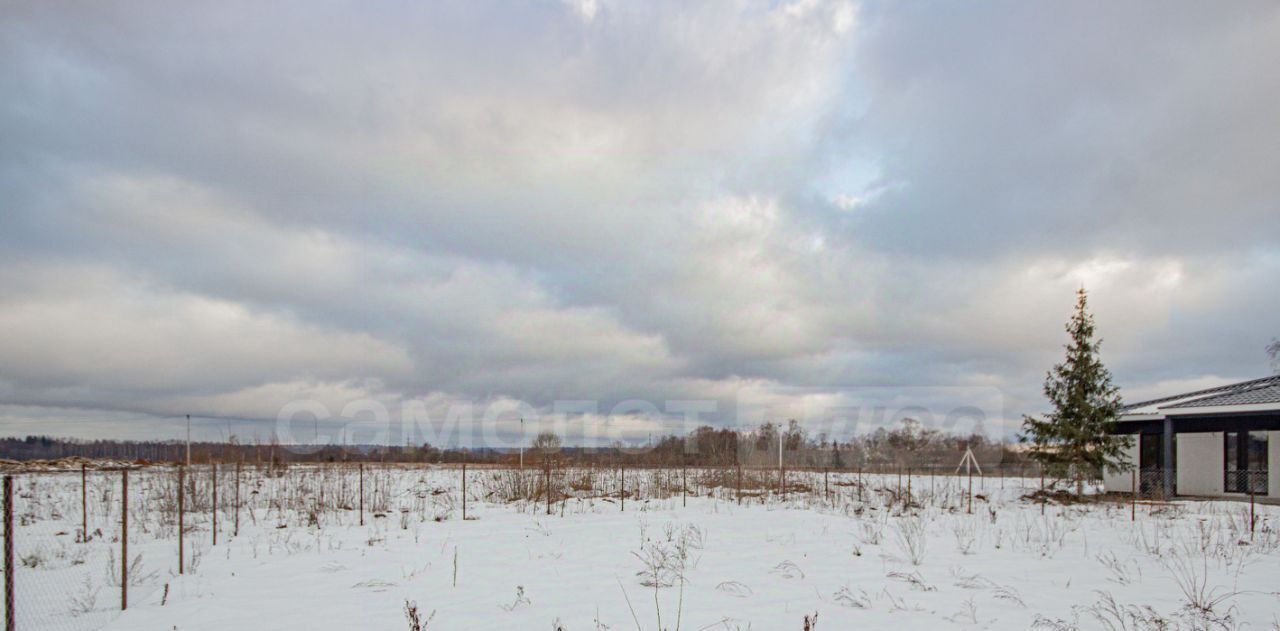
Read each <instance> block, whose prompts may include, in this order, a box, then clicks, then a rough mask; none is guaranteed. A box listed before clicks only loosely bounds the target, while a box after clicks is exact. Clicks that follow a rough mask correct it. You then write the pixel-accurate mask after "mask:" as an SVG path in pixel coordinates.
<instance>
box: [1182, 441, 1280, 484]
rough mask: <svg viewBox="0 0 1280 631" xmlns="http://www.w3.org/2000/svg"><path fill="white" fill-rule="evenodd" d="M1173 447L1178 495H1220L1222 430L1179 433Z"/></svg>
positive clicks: (1272, 452) (1272, 454)
mask: <svg viewBox="0 0 1280 631" xmlns="http://www.w3.org/2000/svg"><path fill="white" fill-rule="evenodd" d="M1268 442H1269V441H1268ZM1177 449H1178V495H1222V432H1204V433H1200V432H1197V433H1194V434H1181V433H1180V434H1178V440H1177ZM1268 456H1269V457H1270V458H1272V459H1274V458H1275V457H1276V452H1275V450H1274V449H1273V450H1272V451H1271V453H1270V454H1268Z"/></svg>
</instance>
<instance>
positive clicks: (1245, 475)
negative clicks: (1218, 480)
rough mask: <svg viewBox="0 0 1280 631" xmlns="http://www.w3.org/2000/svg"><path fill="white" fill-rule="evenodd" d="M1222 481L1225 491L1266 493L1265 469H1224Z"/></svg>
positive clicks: (1266, 478) (1254, 493)
mask: <svg viewBox="0 0 1280 631" xmlns="http://www.w3.org/2000/svg"><path fill="white" fill-rule="evenodd" d="M1222 483H1223V484H1222V486H1223V490H1225V491H1226V492H1227V493H1245V494H1253V495H1266V494H1267V484H1268V477H1267V472H1266V471H1265V470H1261V471H1259V470H1256V469H1247V470H1237V471H1225V472H1223V480H1222Z"/></svg>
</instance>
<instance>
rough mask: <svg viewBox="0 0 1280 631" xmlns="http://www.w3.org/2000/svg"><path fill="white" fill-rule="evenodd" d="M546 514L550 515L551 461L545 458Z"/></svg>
mask: <svg viewBox="0 0 1280 631" xmlns="http://www.w3.org/2000/svg"><path fill="white" fill-rule="evenodd" d="M547 514H548V515H550V514H551V459H550V458H547Z"/></svg>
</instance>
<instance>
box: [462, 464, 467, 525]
mask: <svg viewBox="0 0 1280 631" xmlns="http://www.w3.org/2000/svg"><path fill="white" fill-rule="evenodd" d="M462 521H467V463H465V462H464V463H462Z"/></svg>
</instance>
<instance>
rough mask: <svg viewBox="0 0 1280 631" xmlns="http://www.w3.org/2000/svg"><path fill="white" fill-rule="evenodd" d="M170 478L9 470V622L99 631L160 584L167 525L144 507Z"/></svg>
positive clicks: (167, 561)
mask: <svg viewBox="0 0 1280 631" xmlns="http://www.w3.org/2000/svg"><path fill="white" fill-rule="evenodd" d="M164 477H165V476H156V475H141V474H139V472H133V471H124V470H88V469H82V470H80V471H56V472H39V473H22V474H14V475H11V476H6V479H7V480H10V482H9V483H8V484H6V487H9V488H11V491H10V493H9V494H7V495H6V497H5V498H4V500H5V507H6V509H7V510H6V511H5V515H4V520H5V526H6V529H5V534H6V540H5V553H6V557H7V558H6V559H5V560H6V570H7V572H6V579H7V580H6V585H5V590H4V594H5V596H4V611H5V614H6V624H7V625H10V626H8V627H7V628H11V629H12V628H16V629H50V630H54V631H62V630H68V631H80V630H87V629H97V628H101V627H103V626H106V625H107V624H109V623H110V622H111V621H112V620H114V619H115V618H116V617H117V616H119V615H120V612H121V611H123V610H124V608H125V607H126V606H128V604H129V603H131V602H135V601H137V600H139V599H150V598H154V597H155V595H156V594H157V593H159V592H160V591H161V590H162V589H164V586H165V581H166V580H167V576H168V574H169V572H170V565H172V563H171V561H172V555H170V554H165V553H164V552H165V548H167V547H168V545H167V544H166V543H165V542H164V541H163V538H164V537H166V536H171V535H169V534H168V533H167V532H164V531H165V530H167V529H169V524H167V523H166V520H165V519H164V518H163V517H161V515H162V512H160V511H153V510H147V509H148V508H150V507H151V506H153V505H155V503H156V502H157V501H158V499H159V497H160V495H161V494H162V493H163V489H162V488H160V485H162V483H163V481H164ZM10 551H11V555H10ZM10 563H11V566H10ZM10 567H11V569H10Z"/></svg>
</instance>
